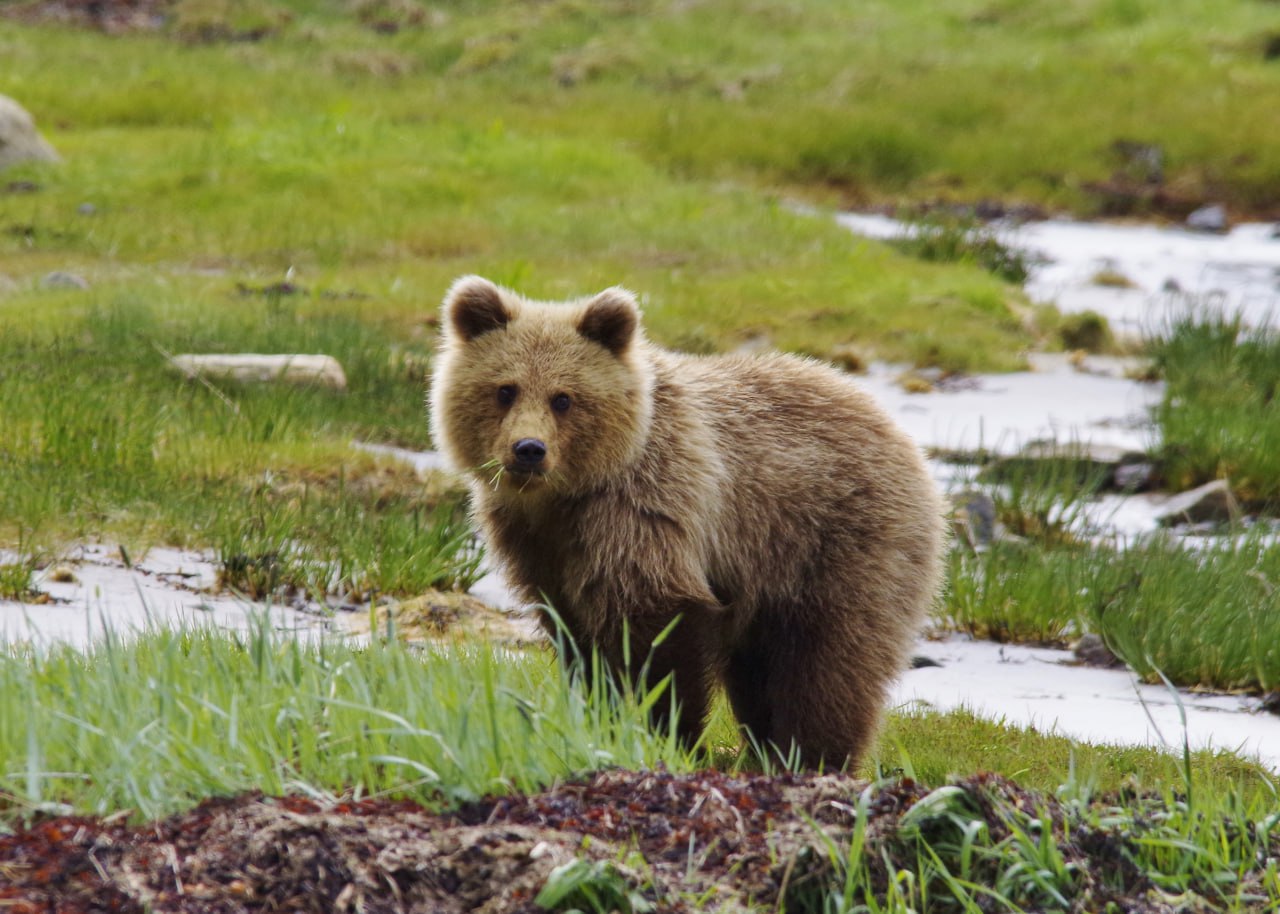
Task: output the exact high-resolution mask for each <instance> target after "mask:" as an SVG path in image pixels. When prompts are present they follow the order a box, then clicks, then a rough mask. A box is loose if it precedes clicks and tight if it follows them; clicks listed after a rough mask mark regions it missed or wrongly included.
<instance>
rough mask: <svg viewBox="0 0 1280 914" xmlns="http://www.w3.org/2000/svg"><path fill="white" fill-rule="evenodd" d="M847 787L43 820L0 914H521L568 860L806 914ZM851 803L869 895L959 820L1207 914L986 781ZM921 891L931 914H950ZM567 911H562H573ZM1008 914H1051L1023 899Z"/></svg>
mask: <svg viewBox="0 0 1280 914" xmlns="http://www.w3.org/2000/svg"><path fill="white" fill-rule="evenodd" d="M865 788H866V783H865V782H860V781H856V780H854V779H852V778H849V777H845V776H834V775H828V776H819V775H783V776H776V777H769V776H764V775H743V776H732V775H727V774H724V773H721V772H714V771H711V772H700V773H696V774H686V775H673V774H670V773H668V772H665V771H653V772H633V771H607V772H601V773H598V774H596V775H594V776H592V777H590V778H588V779H585V780H581V781H575V782H571V783H568V784H564V785H562V786H559V787H556V788H554V789H551V790H548V791H545V792H542V793H538V794H533V795H528V796H524V795H514V796H506V797H498V798H489V799H485V800H482V801H479V802H475V803H471V804H468V805H466V806H464V807H462V808H460V809H458V810H456V811H454V812H451V813H432V812H429V811H428V810H426V809H424V808H423V807H421V806H419V805H417V804H415V803H411V802H406V801H391V800H346V801H339V802H333V803H321V802H318V801H316V800H313V799H308V798H304V797H300V796H286V797H279V798H269V797H264V796H262V795H260V794H245V795H242V796H238V797H232V798H223V799H213V800H208V801H206V802H204V803H202V804H201V805H199V806H198V807H196V808H195V809H193V810H190V811H188V812H185V813H182V814H179V815H175V816H172V817H170V818H168V819H165V820H163V821H160V822H156V823H152V824H149V825H143V826H127V825H124V824H122V823H121V822H120V821H118V818H119V817H116V820H115V821H112V820H111V819H95V818H85V817H61V818H51V819H47V820H45V821H41V822H37V823H35V824H32V825H30V826H28V827H25V828H23V829H21V830H19V831H17V832H16V833H14V834H10V835H3V836H0V911H3V912H5V914H36V912H55V911H56V912H59V914H87V912H95V914H96V912H130V914H132V912H143V911H153V912H199V914H240V912H256V911H290V912H346V911H359V912H367V914H381V912H443V914H451V912H464V911H479V912H533V911H539V910H542V908H541V907H539V906H538V904H537V903H536V901H535V899H536V898H537V896H538V893H539V892H540V891H542V889H543V887H544V886H546V885H547V884H548V880H549V879H553V881H554V878H553V871H556V870H557V868H558V867H564V866H568V865H569V864H571V863H572V864H573V866H575V867H579V868H580V870H581V869H583V868H585V869H586V871H588V872H589V873H590V874H594V876H595V877H596V878H597V881H596V882H595V883H594V887H595V888H597V890H598V891H605V892H610V891H612V892H614V893H615V894H614V896H609V895H607V894H606V895H605V898H606V899H608V898H609V897H616V898H618V899H621V900H620V901H619V902H617V903H614V902H609V901H607V900H606V902H605V904H604V907H605V908H606V909H608V908H617V909H619V910H653V911H660V912H686V911H693V910H698V911H703V910H715V911H744V910H774V909H778V908H779V907H785V908H786V909H787V910H793V911H794V910H801V911H803V910H816V909H821V906H822V904H821V903H822V899H823V896H824V895H826V894H827V893H829V892H830V891H832V890H837V891H838V889H839V887H840V886H841V885H842V884H843V878H842V876H841V874H840V873H838V872H837V871H836V868H835V866H834V864H833V862H832V854H833V852H835V849H836V848H846V847H848V843H849V838H850V835H851V833H852V830H853V826H854V825H855V823H856V819H857V812H856V810H857V807H858V804H859V797H860V794H862V793H863V791H864V789H865ZM867 797H868V798H869V799H868V800H867V806H866V808H867V814H868V815H867V822H866V829H865V838H866V842H867V847H868V848H869V849H870V852H869V853H868V854H867V856H866V857H865V858H864V859H865V860H866V861H867V865H868V866H869V871H868V873H869V876H870V884H871V888H872V890H873V891H874V892H876V893H877V894H878V895H879V896H880V897H881V898H883V897H884V892H885V890H886V888H887V886H888V885H889V884H890V882H892V881H894V880H895V879H896V873H897V872H898V871H899V870H903V869H905V870H908V871H914V870H916V869H917V868H918V865H919V862H920V860H921V859H923V858H922V856H921V854H920V845H919V844H918V843H916V842H917V841H918V840H919V839H920V838H921V837H924V838H925V839H927V840H929V842H930V844H931V846H935V847H939V848H944V850H943V853H944V854H945V853H947V851H946V850H945V848H946V846H947V843H946V842H947V835H946V832H947V830H948V829H954V828H955V827H956V826H955V822H956V821H958V820H957V819H956V818H955V814H956V813H957V811H961V812H962V813H963V816H962V818H963V819H964V821H966V822H968V821H981V822H982V823H983V828H984V829H985V830H986V832H987V834H988V836H989V839H990V843H988V844H987V846H988V847H991V848H993V850H994V849H995V848H996V847H998V846H1001V845H998V844H997V842H1001V841H1002V840H1003V839H1004V838H1006V837H1007V836H1008V835H1009V834H1010V830H1009V824H1010V822H1012V821H1014V820H1015V819H1020V818H1021V819H1023V820H1024V821H1025V817H1026V816H1031V817H1034V818H1035V819H1036V820H1037V821H1047V822H1051V823H1052V827H1053V831H1054V832H1055V835H1056V834H1058V833H1060V838H1059V839H1058V840H1059V841H1060V842H1061V843H1060V845H1059V852H1060V853H1061V854H1062V855H1063V858H1064V860H1065V861H1066V862H1067V864H1069V868H1070V869H1071V870H1072V871H1073V872H1074V873H1075V874H1076V875H1075V877H1074V878H1073V885H1072V886H1071V888H1070V890H1069V895H1070V897H1071V901H1070V902H1069V908H1068V909H1069V910H1071V911H1073V912H1074V911H1095V910H1123V911H1129V912H1152V914H1156V912H1158V914H1165V912H1170V914H1171V912H1173V911H1186V910H1192V911H1202V910H1211V909H1212V907H1211V906H1210V905H1206V904H1204V903H1203V899H1200V898H1197V896H1195V895H1194V894H1193V893H1190V892H1188V893H1186V894H1183V895H1179V896H1176V897H1171V896H1168V895H1164V894H1162V893H1161V892H1159V891H1158V890H1157V889H1156V888H1155V887H1154V886H1153V884H1152V882H1151V881H1150V879H1149V878H1148V876H1147V875H1146V874H1145V873H1144V872H1142V871H1141V870H1140V869H1139V868H1138V867H1137V866H1136V865H1135V863H1134V862H1133V856H1132V847H1130V846H1129V843H1128V842H1130V841H1132V840H1133V835H1131V834H1123V835H1122V834H1118V833H1112V832H1109V831H1102V830H1099V829H1096V828H1093V827H1090V826H1088V825H1085V824H1084V823H1080V822H1074V823H1069V822H1068V821H1067V820H1068V819H1069V818H1070V817H1069V816H1068V815H1067V814H1066V812H1065V810H1064V808H1063V807H1061V806H1059V805H1058V804H1057V803H1056V802H1055V801H1054V800H1053V799H1052V798H1051V797H1048V796H1045V795H1042V794H1035V793H1029V792H1027V791H1023V790H1022V789H1020V788H1018V787H1017V786H1016V785H1015V784H1013V783H1012V782H1009V781H1007V780H1004V779H1002V778H998V777H995V776H991V775H977V776H974V777H971V778H966V779H965V780H963V781H960V782H958V783H957V785H955V786H954V787H950V788H944V789H943V790H942V791H938V792H935V793H933V794H932V795H931V794H930V791H929V790H928V789H927V788H924V787H922V786H920V785H917V784H915V783H914V782H912V781H910V780H908V779H900V780H898V781H896V782H892V783H888V784H885V785H880V786H877V787H876V788H875V789H873V790H872V791H870V792H869V793H868V794H867ZM926 797H928V799H927V800H925V802H923V803H921V802H920V801H921V800H922V799H924V798H926ZM909 811H910V812H909ZM908 813H909V816H908V818H907V819H904V814H908ZM1068 836H1069V837H1068ZM937 842H941V843H937ZM998 856H999V855H998V854H989V855H988V857H992V858H993V859H989V860H987V862H985V863H983V864H982V866H981V867H978V868H977V869H975V872H974V873H973V878H975V879H979V880H983V879H987V878H994V874H995V872H996V871H997V869H998V868H999V867H1002V866H1004V865H1006V864H1007V862H1008V861H1001V860H999V859H994V858H998ZM574 861H577V862H576V863H574ZM987 870H990V872H987ZM563 872H564V871H563V870H562V871H561V874H563ZM601 874H603V877H601ZM601 879H602V880H603V881H601ZM562 881H563V880H562ZM602 886H603V889H602V888H601V887H602ZM941 894H942V893H935V894H931V896H930V901H931V904H932V903H933V902H934V901H937V902H938V904H939V905H940V906H939V907H938V908H937V909H938V910H940V911H943V910H952V907H948V903H947V901H946V900H945V898H942V897H941ZM597 897H600V896H599V895H598V896H597ZM979 897H982V898H983V900H984V902H988V901H991V899H987V898H986V897H985V896H979ZM582 898H583V897H582V896H579V897H578V898H577V899H575V898H574V897H573V896H569V897H568V898H566V899H563V900H562V905H563V904H564V903H568V902H576V904H577V906H578V907H582V908H587V909H590V907H591V905H590V903H589V902H587V903H585V904H584V902H583V900H582ZM1019 901H1020V903H1021V904H1022V905H1023V906H1024V907H1025V906H1026V905H1030V909H1033V910H1034V909H1047V908H1052V909H1053V910H1063V909H1064V908H1062V906H1061V905H1055V904H1053V903H1052V901H1051V899H1050V898H1048V897H1044V898H1040V897H1038V896H1037V895H1036V894H1035V893H1034V892H1033V893H1032V894H1030V895H1028V897H1026V898H1020V900H1019ZM1192 901H1195V902H1196V903H1191V902H1192ZM991 903H992V905H993V906H992V907H991V908H990V909H991V910H997V909H1002V908H1000V907H999V906H998V905H995V904H994V902H991ZM1109 905H1115V906H1116V907H1114V908H1112V907H1109ZM1046 906H1047V908H1046ZM953 907H954V909H955V910H960V908H959V906H958V905H953ZM559 909H563V908H562V907H561V908H559ZM987 909H988V908H987V907H986V906H985V905H984V906H983V910H987Z"/></svg>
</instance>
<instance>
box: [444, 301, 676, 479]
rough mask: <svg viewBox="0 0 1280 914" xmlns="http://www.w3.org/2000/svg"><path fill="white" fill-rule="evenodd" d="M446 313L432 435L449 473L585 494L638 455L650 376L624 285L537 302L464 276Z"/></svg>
mask: <svg viewBox="0 0 1280 914" xmlns="http://www.w3.org/2000/svg"><path fill="white" fill-rule="evenodd" d="M442 310H443V313H442V316H441V328H442V329H441V341H440V347H439V349H438V351H437V354H436V367H435V371H434V373H433V379H432V389H431V431H432V435H433V437H434V438H435V441H436V445H437V446H438V447H439V448H440V450H441V451H442V452H443V453H444V455H445V457H446V458H447V459H448V460H449V461H450V462H451V463H452V464H453V465H454V467H455V468H457V469H459V470H461V471H463V472H465V473H467V474H469V475H470V476H471V477H472V478H473V479H475V480H477V481H479V482H482V483H483V484H484V485H485V486H487V487H488V489H489V491H491V492H493V493H495V494H497V495H499V496H510V497H513V498H532V497H537V496H539V495H542V494H549V493H565V494H568V493H576V492H584V491H589V490H591V489H593V488H596V487H598V486H600V485H601V484H602V483H603V482H604V481H606V480H607V479H609V478H611V477H613V476H615V475H616V474H617V473H618V471H619V470H620V469H622V468H623V467H625V466H627V465H628V464H630V463H631V462H633V461H634V460H635V459H636V458H637V457H639V455H640V453H641V451H642V449H643V447H644V443H645V440H646V439H647V437H648V434H649V425H650V420H651V416H652V410H653V393H652V387H653V371H652V367H651V355H650V353H649V351H648V348H647V344H646V343H645V341H644V338H643V334H642V332H641V330H640V311H639V308H638V307H637V305H636V300H635V298H634V297H633V296H632V295H631V293H630V292H627V291H626V290H625V289H620V288H612V289H606V290H605V291H603V292H601V293H599V294H598V295H595V296H593V297H591V298H589V299H586V300H583V301H579V302H571V303H567V304H543V303H539V302H532V301H528V300H526V299H524V298H521V297H520V296H518V295H516V294H515V293H514V292H511V291H510V290H507V289H502V288H499V287H498V286H496V285H494V284H493V283H491V282H489V281H488V280H487V279H483V278H481V277H479V276H466V277H463V278H462V279H459V280H458V281H457V282H455V283H454V284H453V286H452V288H450V289H449V293H448V294H447V295H446V296H445V300H444V305H443V309H442Z"/></svg>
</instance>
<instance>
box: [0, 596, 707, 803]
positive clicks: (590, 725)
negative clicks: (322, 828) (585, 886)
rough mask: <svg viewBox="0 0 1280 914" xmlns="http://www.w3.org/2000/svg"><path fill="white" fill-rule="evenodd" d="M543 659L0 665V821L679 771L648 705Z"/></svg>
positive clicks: (12, 652)
mask: <svg viewBox="0 0 1280 914" xmlns="http://www.w3.org/2000/svg"><path fill="white" fill-rule="evenodd" d="M595 683H596V685H595V686H594V687H593V689H591V690H586V689H583V688H579V687H578V686H576V685H574V684H573V683H572V682H571V681H570V680H569V678H567V677H565V676H564V675H563V674H562V673H561V672H560V670H559V668H558V667H557V665H556V664H555V662H554V658H553V657H552V656H551V655H550V654H549V653H538V654H511V653H509V652H507V651H505V650H504V649H501V648H498V647H494V646H492V645H488V644H482V643H475V644H471V645H469V646H466V647H457V646H454V647H451V648H423V649H415V648H411V647H407V646H404V645H403V644H400V643H398V642H396V641H395V640H391V641H387V642H383V641H375V642H374V643H372V644H370V645H369V646H368V647H363V648H362V647H359V646H353V645H347V644H344V643H340V642H338V641H337V640H329V641H314V642H307V641H305V640H303V639H297V638H277V637H275V636H274V635H273V634H272V632H271V631H270V627H269V624H268V623H267V621H266V619H265V618H263V619H262V620H261V621H260V622H259V623H258V624H257V627H256V628H254V629H253V630H251V631H250V632H248V633H247V634H244V635H234V634H228V633H226V632H220V631H217V630H214V629H211V628H210V629H194V628H187V629H183V630H180V631H171V630H157V631H152V632H149V633H145V634H144V635H142V636H141V637H140V638H139V640H137V641H130V642H126V641H123V640H120V639H118V638H114V637H112V638H108V639H107V640H105V641H103V642H101V643H100V644H97V645H95V646H93V647H92V648H90V649H89V650H88V651H87V652H81V651H77V650H73V649H70V648H61V647H52V648H48V649H39V650H38V649H22V648H18V647H6V648H4V649H3V650H0V708H2V709H3V713H0V821H2V820H4V819H9V820H12V819H13V818H14V817H15V816H22V815H25V814H28V813H30V812H32V811H34V810H37V809H42V808H51V806H52V807H57V806H58V805H60V804H69V805H70V806H71V807H73V808H75V809H77V810H82V811H85V812H92V813H97V814H106V813H110V812H114V811H118V810H122V809H128V810H132V811H133V813H134V815H135V816H137V817H138V818H142V819H149V818H152V817H155V816H161V815H164V814H166V813H169V812H173V811H175V810H179V809H183V808H186V807H188V806H190V805H193V804H194V803H195V802H196V801H198V800H200V799H203V798H204V797H207V796H210V795H219V794H232V793H238V792H241V791H245V790H264V791H266V792H268V793H272V794H279V793H285V792H302V793H308V794H314V795H331V794H337V793H341V792H343V791H347V790H353V789H354V790H357V791H359V792H360V793H362V794H366V795H368V794H378V795H388V794H392V795H396V796H411V797H415V798H417V799H419V800H421V801H423V802H425V803H428V804H430V805H440V804H453V803H457V802H461V801H463V800H467V799H474V798H476V797H479V796H481V795H483V794H486V793H501V792H506V791H510V790H526V791H527V790H533V789H536V788H537V787H540V786H542V785H545V784H548V783H550V782H551V781H553V780H555V779H557V778H563V777H567V776H569V775H572V774H574V773H577V772H581V771H589V770H595V769H598V768H604V767H609V766H614V765H620V766H625V767H629V768H635V767H642V766H646V765H650V766H651V765H656V764H658V763H659V762H662V763H664V764H667V765H669V766H671V767H672V768H676V769H683V768H687V767H688V766H689V764H690V757H689V756H688V754H687V753H686V752H685V751H684V750H682V749H680V748H679V747H678V745H677V741H676V737H675V735H674V732H658V731H655V730H653V729H652V728H651V727H649V726H648V720H647V708H648V706H649V704H651V703H652V702H654V701H657V700H661V693H660V692H655V693H654V694H652V695H642V696H636V695H625V694H624V695H614V694H611V692H610V687H609V686H608V684H607V679H606V678H605V677H596V678H595Z"/></svg>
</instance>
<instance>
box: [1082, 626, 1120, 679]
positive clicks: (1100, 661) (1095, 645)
mask: <svg viewBox="0 0 1280 914" xmlns="http://www.w3.org/2000/svg"><path fill="white" fill-rule="evenodd" d="M1072 653H1074V654H1075V655H1076V659H1077V660H1079V661H1080V662H1081V663H1083V664H1084V665H1085V666H1096V667H1101V668H1102V669H1104V670H1110V669H1115V668H1116V667H1122V666H1124V661H1123V660H1121V659H1120V658H1119V657H1117V656H1116V655H1115V654H1113V653H1112V652H1111V648H1109V647H1107V643H1106V642H1105V641H1103V640H1102V636H1101V635H1095V634H1092V633H1090V634H1087V635H1085V636H1084V637H1083V638H1081V639H1080V640H1079V641H1077V642H1076V643H1075V647H1074V648H1072Z"/></svg>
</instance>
